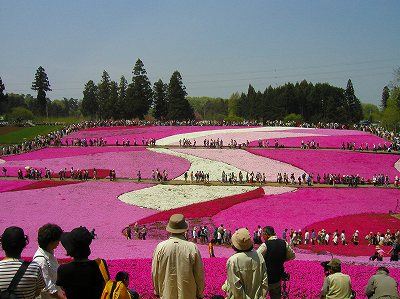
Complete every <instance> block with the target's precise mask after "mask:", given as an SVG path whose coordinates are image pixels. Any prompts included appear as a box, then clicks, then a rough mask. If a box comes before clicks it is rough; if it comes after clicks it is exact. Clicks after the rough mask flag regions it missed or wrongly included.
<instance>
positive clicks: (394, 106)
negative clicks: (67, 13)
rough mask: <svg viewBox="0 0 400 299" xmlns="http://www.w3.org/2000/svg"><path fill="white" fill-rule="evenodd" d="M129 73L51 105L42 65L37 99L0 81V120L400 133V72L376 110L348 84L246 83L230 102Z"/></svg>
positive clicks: (35, 85) (177, 82)
mask: <svg viewBox="0 0 400 299" xmlns="http://www.w3.org/2000/svg"><path fill="white" fill-rule="evenodd" d="M132 73H133V76H132V79H131V81H130V82H129V83H128V81H127V80H126V79H125V77H124V76H121V77H120V80H119V82H118V83H117V82H116V81H113V80H111V79H110V76H109V74H108V73H107V71H103V74H102V76H101V80H100V82H98V83H95V82H94V81H93V80H89V81H88V82H87V83H86V84H85V86H84V91H83V99H82V100H78V99H73V98H70V99H67V98H63V99H62V100H53V101H50V100H49V98H47V96H46V93H47V92H49V91H51V86H50V83H49V79H48V77H47V74H46V72H45V70H44V68H43V67H41V66H40V67H39V68H38V69H37V71H36V74H35V78H34V81H33V82H32V86H31V89H32V90H34V91H36V92H37V96H36V97H33V96H31V95H19V94H13V93H10V94H5V93H4V90H5V85H4V83H3V82H2V80H1V77H0V115H7V117H8V118H9V119H10V120H12V119H18V118H24V119H32V118H33V115H39V116H52V117H68V116H72V117H80V116H81V115H83V116H85V117H86V118H90V119H134V118H137V119H143V118H145V117H150V118H154V119H157V120H189V119H197V120H201V119H204V120H228V121H229V120H230V121H235V120H243V119H246V120H258V121H267V120H295V121H298V122H302V121H306V122H314V123H315V122H337V123H347V124H350V123H357V122H359V121H360V120H361V119H367V120H369V121H371V122H377V121H380V122H381V123H382V124H383V125H385V126H386V127H388V128H391V129H397V128H400V68H398V69H397V70H396V71H395V79H394V80H393V81H392V82H391V83H390V84H389V85H388V86H385V87H384V88H383V91H382V99H381V106H380V107H377V106H376V105H373V104H361V102H360V100H359V99H358V98H357V97H356V96H355V92H354V87H353V84H352V82H351V80H350V79H349V80H348V82H347V86H346V88H340V87H336V86H331V85H329V84H328V83H316V84H313V83H311V82H307V81H306V80H303V81H301V82H300V83H299V82H297V83H286V84H285V85H282V86H277V87H272V86H268V87H266V88H265V90H264V91H263V92H261V91H256V90H255V89H254V87H253V86H252V85H251V84H250V85H249V87H248V90H247V93H241V94H239V93H233V94H232V95H231V97H230V98H229V99H222V98H211V97H187V92H186V88H185V86H184V84H183V82H182V76H181V74H180V73H179V71H175V72H174V73H173V74H172V76H171V78H170V81H169V83H168V84H166V83H164V82H163V81H162V80H161V79H159V80H158V81H157V82H155V83H154V84H153V85H152V84H151V82H150V80H149V79H148V77H147V72H146V69H145V67H144V64H143V62H142V61H141V60H140V59H138V60H137V61H136V63H135V65H134V67H133V70H132ZM21 115H22V116H21Z"/></svg>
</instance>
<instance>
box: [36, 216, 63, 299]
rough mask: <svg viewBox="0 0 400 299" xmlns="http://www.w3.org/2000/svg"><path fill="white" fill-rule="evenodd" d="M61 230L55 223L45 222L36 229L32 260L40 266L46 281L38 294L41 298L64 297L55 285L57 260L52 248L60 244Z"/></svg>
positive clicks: (61, 298) (60, 298)
mask: <svg viewBox="0 0 400 299" xmlns="http://www.w3.org/2000/svg"><path fill="white" fill-rule="evenodd" d="M62 233H63V231H62V229H61V228H60V227H59V226H58V225H56V224H51V223H48V224H45V225H43V226H42V227H41V228H39V231H38V243H39V248H38V249H37V250H36V253H35V255H34V256H33V260H34V261H35V262H37V263H38V264H39V265H40V268H42V273H43V278H44V281H45V283H46V286H45V288H44V289H43V290H42V293H41V294H40V298H42V299H50V298H59V299H66V297H65V294H64V292H63V291H62V290H61V288H60V287H59V286H57V285H56V281H57V269H58V267H59V264H58V261H57V259H56V257H55V256H54V250H55V249H56V248H57V247H58V245H59V244H60V238H61V235H62Z"/></svg>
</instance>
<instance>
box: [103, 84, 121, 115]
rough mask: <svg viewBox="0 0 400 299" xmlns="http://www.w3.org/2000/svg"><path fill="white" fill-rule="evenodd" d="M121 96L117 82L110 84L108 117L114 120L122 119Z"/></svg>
mask: <svg viewBox="0 0 400 299" xmlns="http://www.w3.org/2000/svg"><path fill="white" fill-rule="evenodd" d="M118 102H119V96H118V83H117V82H115V81H111V82H110V97H109V99H108V102H107V107H106V111H107V117H108V118H112V119H120V110H119V109H118V108H119V107H118V106H119V103H118Z"/></svg>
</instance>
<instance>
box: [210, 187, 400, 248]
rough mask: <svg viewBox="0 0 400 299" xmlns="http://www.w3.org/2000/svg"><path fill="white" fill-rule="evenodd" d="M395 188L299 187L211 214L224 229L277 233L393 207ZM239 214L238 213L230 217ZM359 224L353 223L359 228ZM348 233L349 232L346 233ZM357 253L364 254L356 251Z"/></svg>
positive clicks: (395, 197)
mask: <svg viewBox="0 0 400 299" xmlns="http://www.w3.org/2000/svg"><path fill="white" fill-rule="evenodd" d="M398 197H399V190H395V189H383V188H357V189H348V188H341V189H334V188H329V189H327V188H301V189H298V190H297V191H294V192H290V193H284V194H280V195H265V196H263V197H261V198H257V199H253V200H251V201H247V202H243V203H240V204H237V205H235V206H233V207H231V208H228V209H226V210H224V211H221V212H220V213H218V214H217V215H215V216H214V217H213V221H214V223H223V224H224V225H225V227H226V228H227V229H233V230H234V229H235V228H236V227H248V228H249V230H250V231H253V230H255V229H256V228H257V226H258V225H261V226H266V225H272V226H273V227H274V228H275V231H276V232H277V234H278V236H281V234H282V231H283V230H284V229H285V228H288V229H290V228H293V229H296V230H298V229H304V228H305V227H310V225H311V224H313V223H316V222H319V221H324V220H326V219H329V218H334V217H338V216H345V215H353V214H361V213H388V211H389V210H393V209H394V208H395V207H396V199H397V198H398ZM232 215H240V217H238V218H236V217H232ZM360 228H361V225H357V227H354V230H356V229H360ZM348 237H349V236H348ZM359 255H364V254H363V252H360V254H359Z"/></svg>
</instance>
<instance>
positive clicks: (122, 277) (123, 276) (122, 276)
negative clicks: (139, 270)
mask: <svg viewBox="0 0 400 299" xmlns="http://www.w3.org/2000/svg"><path fill="white" fill-rule="evenodd" d="M128 278H129V273H128V272H125V271H119V272H118V273H117V275H115V280H116V281H124V280H126V279H128Z"/></svg>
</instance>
